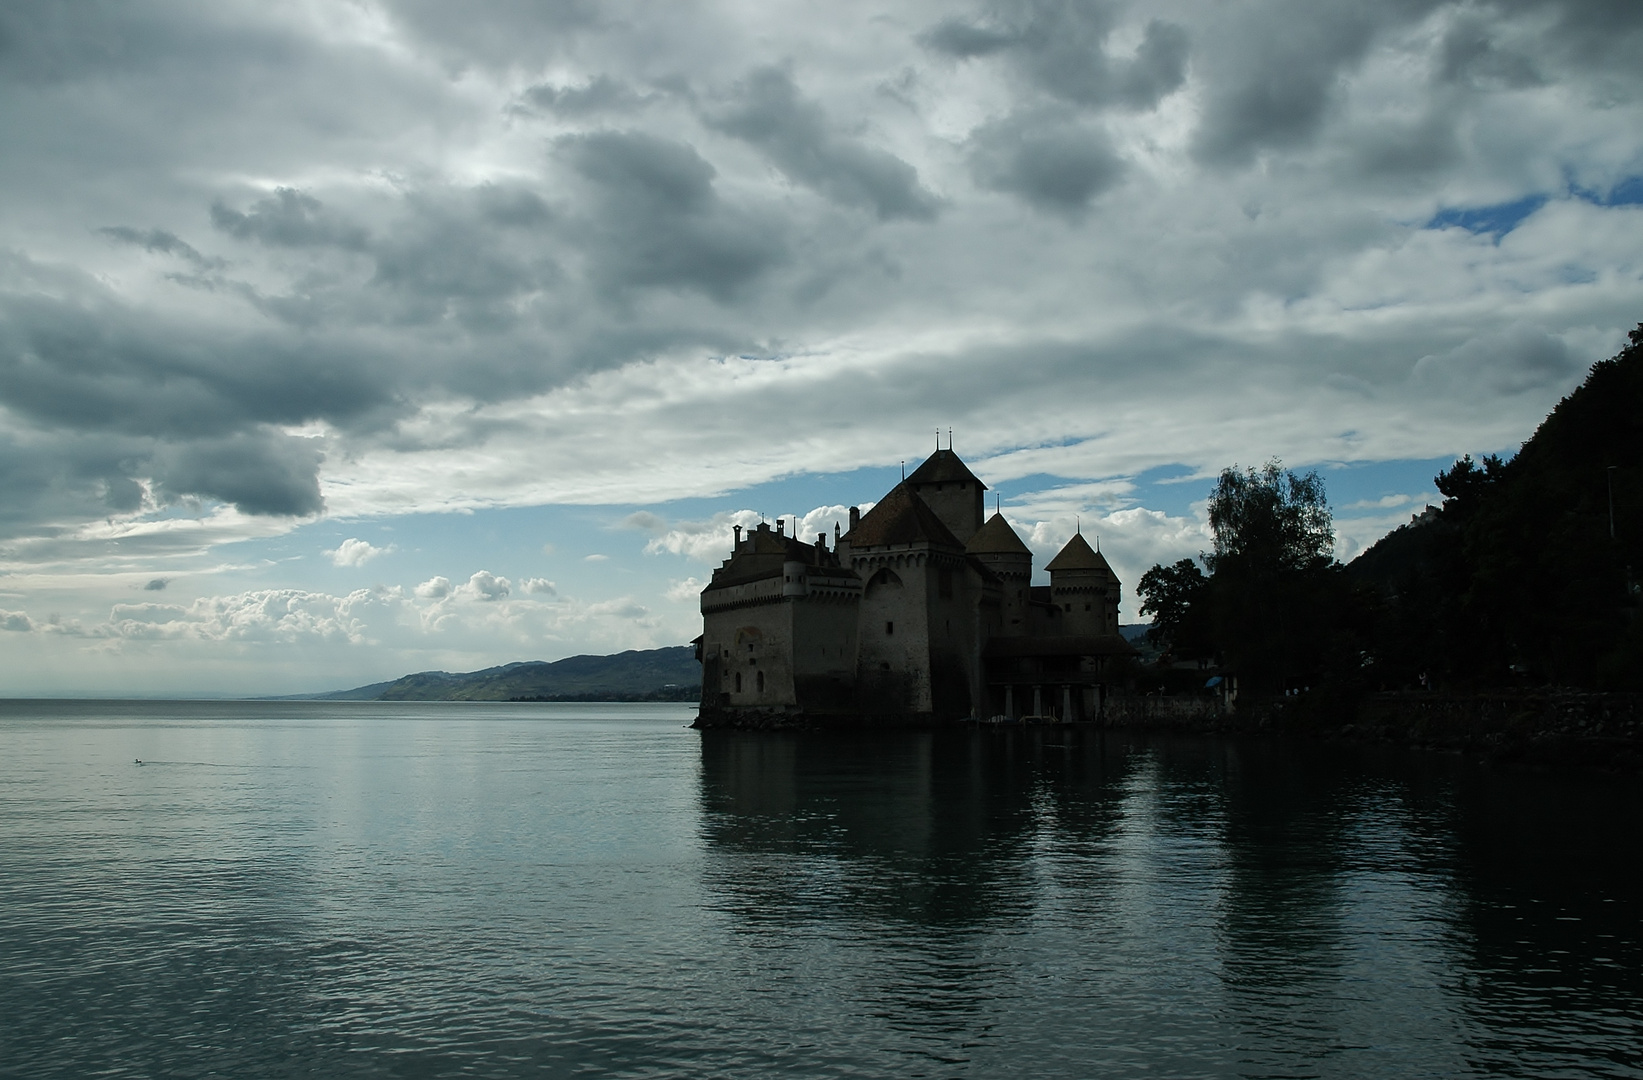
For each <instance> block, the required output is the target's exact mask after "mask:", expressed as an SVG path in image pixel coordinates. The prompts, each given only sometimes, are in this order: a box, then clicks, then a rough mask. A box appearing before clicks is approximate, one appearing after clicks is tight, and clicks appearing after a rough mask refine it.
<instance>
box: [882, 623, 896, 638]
mask: <svg viewBox="0 0 1643 1080" xmlns="http://www.w3.org/2000/svg"><path fill="white" fill-rule="evenodd" d="M895 632H896V624H895V623H893V622H887V623H885V624H884V635H885V637H889V636H890V635H891V634H893V633H895Z"/></svg>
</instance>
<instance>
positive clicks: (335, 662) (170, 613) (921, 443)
mask: <svg viewBox="0 0 1643 1080" xmlns="http://www.w3.org/2000/svg"><path fill="white" fill-rule="evenodd" d="M1639 56H1643V3H1638V2H1637V0H1592V2H1575V0H1565V2H1557V0H1548V2H1541V0H1502V2H1500V3H1493V4H1491V3H1445V2H1429V0H1355V2H1351V3H1346V2H1341V3H1320V2H1318V0H1219V2H1209V0H1201V2H1181V3H1176V2H1170V0H1157V2H1153V3H1147V4H1134V5H1129V4H1124V3H1083V2H1053V0H1046V2H1033V0H1022V2H1014V3H1003V4H979V3H978V4H973V5H966V4H963V3H958V4H954V3H939V4H937V3H921V2H917V0H898V2H897V3H894V4H888V3H882V2H872V3H855V2H842V0H841V2H834V3H829V4H820V5H818V4H810V3H804V4H797V3H781V2H775V0H759V2H756V3H755V2H742V3H733V2H718V3H714V2H691V0H667V2H658V3H636V2H612V0H599V2H595V0H563V2H540V3H531V2H526V0H468V2H465V3H462V4H450V3H444V2H440V0H355V2H343V0H335V2H325V0H310V2H307V3H291V4H269V3H265V2H264V3H255V4H252V3H235V2H231V0H201V2H198V3H181V2H179V3H143V2H132V3H118V4H89V3H86V4H81V3H75V4H53V3H40V2H36V0H15V2H9V3H3V4H0V694H8V693H9V694H15V695H32V694H88V695H108V694H122V693H130V694H138V695H149V694H166V693H185V694H194V693H226V694H260V693H294V692H299V691H307V690H316V689H331V688H337V687H344V686H352V685H357V684H361V683H365V682H371V681H376V680H380V679H386V678H392V677H395V676H398V675H400V674H403V673H406V672H408V671H414V670H423V669H430V668H444V669H447V670H467V669H472V668H477V667H482V666H486V665H490V664H496V663H504V662H508V661H512V660H523V659H537V658H541V659H555V658H558V657H562V656H566V655H572V654H575V653H580V652H608V651H615V650H618V649H623V648H646V647H653V646H657V645H667V644H678V643H682V642H685V641H688V640H689V639H690V638H691V637H693V636H694V635H695V634H696V633H698V632H699V625H700V620H699V616H698V615H697V608H696V592H697V590H698V589H699V588H700V587H701V584H702V582H703V581H705V579H706V578H707V576H708V575H709V573H710V572H711V568H712V566H713V565H715V564H716V563H717V561H718V560H719V559H721V558H723V557H724V555H725V553H726V549H727V545H728V537H729V528H730V525H731V524H732V523H733V522H736V521H743V522H754V521H757V520H758V519H759V516H760V515H761V514H762V515H765V516H766V517H774V516H776V515H799V516H801V517H802V518H804V522H803V525H802V527H803V528H804V529H805V530H806V531H807V532H810V531H817V530H822V529H825V530H827V531H828V532H831V523H832V522H833V521H834V520H835V519H837V518H840V517H842V513H843V508H844V507H846V506H848V505H849V504H851V503H861V504H866V503H868V502H871V501H872V500H874V499H876V498H878V497H879V496H880V495H882V494H883V492H884V491H885V490H886V488H887V487H889V486H890V485H891V484H893V483H894V482H895V480H896V478H897V477H898V476H899V471H898V470H899V467H900V466H899V463H900V462H901V461H902V460H904V459H905V460H907V461H908V462H909V464H912V463H916V462H917V461H918V460H921V459H922V458H923V456H925V455H926V454H927V453H928V452H929V451H930V450H931V449H932V448H933V447H934V445H935V432H936V430H937V429H938V428H940V429H941V430H942V431H943V432H945V430H946V429H947V428H949V427H950V428H952V429H953V431H954V442H955V448H956V449H957V450H958V452H959V453H960V454H961V455H962V456H964V457H965V458H966V460H968V461H969V462H970V463H971V465H972V466H973V467H974V468H975V470H976V472H977V473H978V474H979V475H980V476H981V477H982V478H983V479H984V480H985V481H986V482H987V483H988V484H990V485H992V487H993V488H994V489H995V490H996V492H997V493H998V495H999V497H1001V499H1002V505H1003V509H1004V513H1005V514H1006V516H1007V517H1009V518H1010V519H1011V520H1012V521H1014V522H1015V523H1016V525H1017V527H1018V528H1019V530H1020V531H1021V532H1022V534H1023V535H1024V536H1025V537H1026V538H1027V539H1028V540H1029V542H1030V543H1031V544H1032V545H1033V546H1034V548H1035V549H1036V550H1037V551H1038V552H1039V553H1040V560H1039V565H1040V566H1042V563H1043V560H1044V558H1045V557H1046V556H1048V555H1049V554H1051V553H1053V551H1054V550H1055V549H1056V548H1057V547H1058V546H1059V545H1060V543H1062V542H1064V541H1065V540H1066V538H1067V537H1068V536H1069V535H1070V534H1071V532H1072V531H1073V529H1074V528H1075V527H1078V526H1080V525H1081V526H1082V528H1083V531H1084V532H1085V533H1086V534H1094V535H1098V536H1099V537H1100V538H1101V543H1102V546H1103V550H1104V551H1105V552H1106V553H1107V554H1108V556H1109V558H1110V559H1111V560H1112V561H1113V563H1114V565H1115V567H1116V568H1117V569H1118V571H1119V573H1120V575H1121V577H1122V578H1123V581H1124V586H1125V601H1124V608H1123V618H1124V619H1125V620H1126V621H1133V620H1135V619H1136V617H1137V616H1136V601H1135V596H1134V589H1135V582H1136V580H1137V579H1138V578H1139V576H1140V574H1141V572H1142V571H1144V570H1145V569H1146V567H1147V566H1149V565H1151V564H1152V563H1153V562H1159V561H1166V562H1167V561H1171V560H1174V559H1177V558H1182V557H1184V556H1188V555H1193V554H1196V553H1197V552H1199V551H1201V550H1203V549H1204V548H1206V547H1207V546H1208V540H1207V537H1206V535H1205V532H1204V525H1203V506H1202V501H1203V499H1204V496H1205V494H1206V493H1207V491H1208V489H1209V486H1210V483H1211V480H1212V478H1213V476H1214V475H1215V474H1216V472H1217V471H1218V470H1219V469H1221V468H1222V467H1224V466H1227V465H1231V464H1235V463H1236V464H1240V465H1250V464H1259V463H1261V462H1264V461H1265V460H1267V459H1269V458H1273V457H1277V458H1280V459H1282V461H1283V462H1284V464H1285V465H1287V466H1292V467H1296V468H1317V469H1319V470H1320V472H1321V473H1322V474H1323V476H1324V479H1325V481H1326V483H1327V485H1328V489H1329V492H1330V495H1331V500H1332V502H1333V504H1334V507H1335V511H1336V516H1337V524H1338V527H1339V532H1340V543H1339V548H1340V552H1339V553H1340V554H1341V556H1342V557H1343V558H1349V557H1350V556H1351V555H1352V554H1354V553H1355V552H1357V551H1358V550H1361V548H1362V547H1363V546H1364V545H1365V544H1367V543H1369V542H1372V541H1373V540H1374V539H1375V538H1376V537H1377V536H1379V535H1381V534H1382V533H1384V532H1385V531H1387V530H1388V529H1390V528H1392V527H1394V526H1396V525H1397V524H1399V523H1401V522H1403V521H1407V520H1408V517H1409V515H1410V514H1411V513H1412V512H1414V511H1416V510H1418V509H1419V508H1420V507H1421V506H1422V505H1423V504H1424V503H1425V502H1427V501H1435V500H1436V495H1435V494H1434V493H1433V491H1432V484H1431V477H1432V475H1433V474H1434V473H1435V472H1436V471H1437V470H1438V469H1440V468H1442V467H1444V466H1445V465H1446V464H1447V463H1448V462H1449V461H1450V460H1452V459H1453V458H1454V457H1455V456H1457V455H1459V454H1462V453H1467V452H1470V453H1473V454H1477V453H1483V452H1490V451H1511V450H1513V449H1515V448H1516V446H1517V445H1518V444H1519V443H1521V442H1522V441H1523V440H1524V439H1525V438H1527V437H1528V435H1529V434H1530V433H1531V431H1532V430H1533V428H1534V425H1535V423H1536V422H1537V421H1538V420H1539V418H1540V417H1542V416H1543V415H1544V414H1545V412H1546V410H1547V409H1549V408H1550V407H1551V406H1552V405H1553V404H1554V403H1555V402H1556V401H1557V399H1558V398H1559V397H1560V396H1561V395H1562V394H1564V393H1567V392H1568V390H1569V389H1571V388H1572V387H1573V386H1575V385H1576V384H1578V382H1579V381H1580V379H1581V378H1582V376H1583V375H1584V372H1585V370H1586V369H1587V367H1588V366H1589V365H1590V364H1591V363H1592V362H1594V361H1596V360H1599V359H1602V358H1604V357H1606V356H1609V355H1611V354H1613V353H1614V352H1615V351H1616V350H1617V349H1618V347H1619V345H1620V343H1621V342H1622V340H1623V338H1624V332H1625V331H1626V329H1628V328H1629V327H1631V326H1633V325H1635V324H1637V323H1638V322H1639V321H1640V320H1643V287H1640V283H1643V207H1640V205H1639V204H1640V203H1643V63H1640V62H1639V60H1638V57H1639ZM944 437H945V436H944Z"/></svg>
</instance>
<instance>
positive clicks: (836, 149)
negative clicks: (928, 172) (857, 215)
mask: <svg viewBox="0 0 1643 1080" xmlns="http://www.w3.org/2000/svg"><path fill="white" fill-rule="evenodd" d="M707 122H708V125H709V126H710V127H714V128H717V129H718V130H720V131H723V132H725V133H726V134H729V135H734V136H735V137H737V138H738V139H742V140H744V141H746V142H748V143H750V144H751V145H753V146H756V147H758V148H759V149H760V150H761V151H763V152H764V154H765V155H766V156H767V157H768V158H769V159H770V161H771V162H772V163H773V164H774V165H775V166H776V167H777V168H778V169H780V170H781V171H782V173H783V174H784V175H785V176H786V177H787V178H788V179H789V180H792V181H793V182H794V183H796V184H803V185H804V186H805V187H808V188H811V189H812V190H814V191H817V192H819V193H821V194H822V195H825V196H827V197H828V198H830V199H833V200H834V201H836V202H839V203H842V204H844V205H846V206H860V207H865V208H868V209H870V210H872V211H874V212H875V213H876V214H878V216H879V218H880V219H890V218H911V219H914V220H917V221H930V220H933V219H934V218H935V216H936V212H937V210H938V208H939V205H940V204H939V202H938V200H937V199H936V197H935V196H934V195H932V194H931V193H930V192H928V191H926V190H925V189H924V188H923V186H921V185H920V184H919V179H918V170H917V169H914V168H913V167H912V166H911V165H909V164H907V162H905V161H903V160H901V159H900V158H898V157H896V156H895V155H894V154H892V153H889V152H888V151H886V150H881V149H879V148H877V147H873V146H868V145H866V144H865V143H862V142H860V141H857V140H855V139H851V138H847V137H846V136H844V135H842V134H840V133H839V132H838V131H837V130H835V129H834V127H833V125H832V124H831V123H829V121H828V119H827V114H826V113H825V111H824V110H823V109H822V107H821V106H820V105H819V104H817V103H816V102H814V101H811V100H808V99H806V98H804V97H803V96H801V95H800V93H799V89H798V87H797V86H795V85H794V84H793V80H792V78H791V77H790V76H789V75H788V74H787V73H786V72H785V71H782V70H780V69H779V68H762V69H760V70H758V71H755V72H753V73H752V74H751V75H749V76H748V77H747V79H746V80H745V81H744V82H742V83H741V84H740V85H739V86H738V87H737V88H736V92H735V94H734V95H733V98H732V101H731V104H730V105H729V106H728V107H727V108H725V109H723V110H722V111H719V112H716V113H712V114H710V115H709V117H708V119H707Z"/></svg>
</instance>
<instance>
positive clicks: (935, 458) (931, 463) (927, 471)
mask: <svg viewBox="0 0 1643 1080" xmlns="http://www.w3.org/2000/svg"><path fill="white" fill-rule="evenodd" d="M960 481H969V482H971V483H974V484H980V485H981V490H982V491H986V490H987V485H986V484H982V483H981V480H980V479H979V478H977V476H976V474H975V473H973V472H971V471H970V467H969V466H968V465H966V464H964V462H963V460H962V459H960V458H959V456H958V455H957V454H955V453H953V452H952V451H951V450H937V451H936V452H935V453H933V454H931V455H930V456H929V457H927V458H925V459H924V464H922V465H920V466H919V467H918V468H916V469H914V470H913V475H912V476H909V477H908V478H907V483H909V484H912V485H913V486H914V487H921V486H923V485H924V484H952V483H958V482H960Z"/></svg>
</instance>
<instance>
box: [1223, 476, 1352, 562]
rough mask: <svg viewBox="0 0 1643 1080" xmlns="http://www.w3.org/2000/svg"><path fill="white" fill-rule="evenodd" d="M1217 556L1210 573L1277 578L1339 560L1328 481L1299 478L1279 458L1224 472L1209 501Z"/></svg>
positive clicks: (1314, 477) (1311, 477)
mask: <svg viewBox="0 0 1643 1080" xmlns="http://www.w3.org/2000/svg"><path fill="white" fill-rule="evenodd" d="M1209 525H1210V528H1211V529H1213V530H1214V532H1215V553H1214V554H1213V555H1211V556H1209V557H1208V558H1206V559H1205V562H1206V563H1208V565H1209V568H1210V572H1211V573H1214V572H1216V571H1217V570H1218V569H1219V568H1220V567H1221V566H1222V565H1223V564H1228V563H1235V564H1239V565H1240V566H1241V567H1242V568H1243V569H1244V571H1245V572H1247V573H1252V574H1254V575H1256V576H1259V577H1272V576H1275V575H1281V574H1285V573H1290V572H1294V571H1298V570H1304V569H1307V568H1309V567H1314V566H1318V565H1327V564H1328V563H1330V562H1332V561H1333V560H1334V552H1335V525H1334V519H1333V517H1332V516H1331V515H1330V512H1329V499H1328V497H1327V496H1325V494H1324V482H1323V478H1322V477H1320V476H1319V475H1318V474H1317V472H1316V471H1313V472H1308V473H1304V474H1301V475H1299V476H1297V475H1296V474H1295V473H1293V472H1290V471H1288V470H1286V469H1284V467H1283V465H1282V463H1281V462H1279V461H1278V460H1277V459H1276V458H1274V459H1273V460H1271V461H1269V462H1267V463H1266V464H1265V465H1264V466H1262V467H1261V468H1259V469H1255V468H1250V469H1246V470H1245V471H1243V472H1239V471H1238V470H1237V469H1223V470H1221V479H1220V480H1219V481H1218V482H1217V483H1216V485H1215V491H1214V493H1213V494H1211V495H1210V497H1209Z"/></svg>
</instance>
